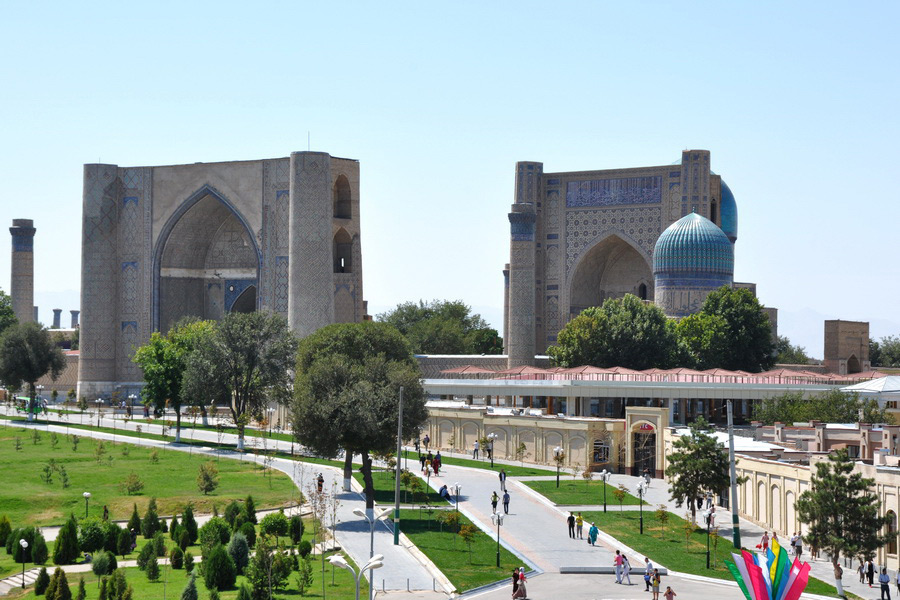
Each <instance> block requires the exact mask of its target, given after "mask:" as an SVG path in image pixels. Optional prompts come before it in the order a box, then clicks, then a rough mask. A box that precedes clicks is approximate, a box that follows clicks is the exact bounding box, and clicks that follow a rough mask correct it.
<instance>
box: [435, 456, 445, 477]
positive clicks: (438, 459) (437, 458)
mask: <svg viewBox="0 0 900 600" xmlns="http://www.w3.org/2000/svg"><path fill="white" fill-rule="evenodd" d="M442 461H443V459H442V458H441V451H440V450H438V451H437V454H435V455H434V464H435V468H434V474H435V475H437V474H438V471H440V470H441V466H442V464H441V463H442Z"/></svg>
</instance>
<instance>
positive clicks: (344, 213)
mask: <svg viewBox="0 0 900 600" xmlns="http://www.w3.org/2000/svg"><path fill="white" fill-rule="evenodd" d="M332 194H333V196H334V218H335V219H351V218H353V205H352V203H351V201H350V182H349V181H347V178H346V177H345V176H344V175H339V176H338V178H337V180H336V181H335V182H334V188H333V189H332Z"/></svg>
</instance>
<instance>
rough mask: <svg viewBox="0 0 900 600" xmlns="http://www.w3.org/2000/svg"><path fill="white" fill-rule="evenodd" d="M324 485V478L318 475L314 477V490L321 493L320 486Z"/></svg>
mask: <svg viewBox="0 0 900 600" xmlns="http://www.w3.org/2000/svg"><path fill="white" fill-rule="evenodd" d="M324 485H325V477H324V476H323V475H322V474H321V473H319V476H318V477H316V489H318V490H319V493H320V494H321V493H322V486H324Z"/></svg>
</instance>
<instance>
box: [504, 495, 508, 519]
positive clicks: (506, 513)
mask: <svg viewBox="0 0 900 600" xmlns="http://www.w3.org/2000/svg"><path fill="white" fill-rule="evenodd" d="M503 514H504V515H508V514H509V492H503Z"/></svg>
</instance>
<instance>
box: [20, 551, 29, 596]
mask: <svg viewBox="0 0 900 600" xmlns="http://www.w3.org/2000/svg"><path fill="white" fill-rule="evenodd" d="M19 545H20V546H22V589H23V590H24V589H25V550H27V549H28V542H27V541H25V540H24V539H21V540H19Z"/></svg>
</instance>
